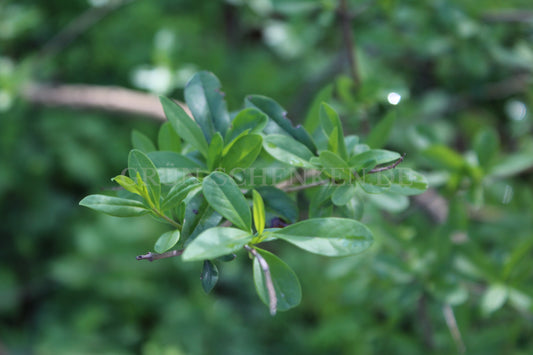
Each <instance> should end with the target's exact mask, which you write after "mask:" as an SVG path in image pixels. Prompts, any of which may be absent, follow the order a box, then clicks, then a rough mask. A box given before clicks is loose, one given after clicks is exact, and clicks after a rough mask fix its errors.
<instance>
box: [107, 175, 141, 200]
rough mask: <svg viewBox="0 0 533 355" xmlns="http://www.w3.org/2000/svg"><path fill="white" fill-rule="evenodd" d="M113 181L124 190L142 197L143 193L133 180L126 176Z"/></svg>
mask: <svg viewBox="0 0 533 355" xmlns="http://www.w3.org/2000/svg"><path fill="white" fill-rule="evenodd" d="M111 180H112V181H115V182H116V183H117V184H119V185H120V186H122V187H123V188H124V190H126V191H129V192H133V193H134V194H137V195H140V196H142V192H141V190H140V189H139V187H138V186H137V184H136V183H135V181H133V180H132V179H130V178H129V177H127V176H126V175H118V176H115V177H114V178H112V179H111Z"/></svg>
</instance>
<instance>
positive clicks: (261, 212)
mask: <svg viewBox="0 0 533 355" xmlns="http://www.w3.org/2000/svg"><path fill="white" fill-rule="evenodd" d="M252 195H253V208H252V212H253V219H254V226H255V230H256V231H257V233H259V234H261V233H263V230H264V229H265V222H266V221H265V204H264V202H263V198H262V197H261V195H260V194H259V192H257V191H256V190H253V191H252Z"/></svg>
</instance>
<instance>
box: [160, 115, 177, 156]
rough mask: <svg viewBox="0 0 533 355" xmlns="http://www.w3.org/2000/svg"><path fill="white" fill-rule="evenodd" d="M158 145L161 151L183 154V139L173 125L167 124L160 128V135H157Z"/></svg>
mask: <svg viewBox="0 0 533 355" xmlns="http://www.w3.org/2000/svg"><path fill="white" fill-rule="evenodd" d="M157 145H158V146H159V150H163V151H170V152H176V153H180V152H181V138H180V136H178V134H177V133H176V131H174V128H172V124H171V123H170V122H168V121H167V122H165V123H163V124H162V125H161V127H160V128H159V134H158V135H157Z"/></svg>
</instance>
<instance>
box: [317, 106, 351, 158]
mask: <svg viewBox="0 0 533 355" xmlns="http://www.w3.org/2000/svg"><path fill="white" fill-rule="evenodd" d="M320 122H321V124H322V129H323V131H324V133H325V134H326V136H327V137H328V139H329V143H328V149H330V150H331V151H332V152H333V153H336V154H338V155H339V156H340V157H341V158H342V159H343V160H347V159H348V154H347V153H346V144H345V142H344V131H343V129H342V123H341V120H340V118H339V115H338V114H337V112H336V111H335V110H334V109H333V107H331V106H329V105H328V104H326V103H325V102H324V103H322V105H321V106H320Z"/></svg>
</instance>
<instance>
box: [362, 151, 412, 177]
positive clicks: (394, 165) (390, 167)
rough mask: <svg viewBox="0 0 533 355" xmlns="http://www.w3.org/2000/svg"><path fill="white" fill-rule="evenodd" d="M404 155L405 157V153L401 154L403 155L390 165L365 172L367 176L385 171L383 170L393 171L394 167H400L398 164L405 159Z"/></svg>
mask: <svg viewBox="0 0 533 355" xmlns="http://www.w3.org/2000/svg"><path fill="white" fill-rule="evenodd" d="M405 155H406V153H403V155H402V156H401V157H400V158H399V159H398V160H396V161H395V162H394V163H393V164H391V165H387V166H382V167H380V168H374V169H372V170H370V171H367V172H366V173H367V174H375V173H379V172H382V171H385V170H391V169H394V168H395V167H397V166H398V165H400V163H401V162H402V161H403V158H405Z"/></svg>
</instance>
